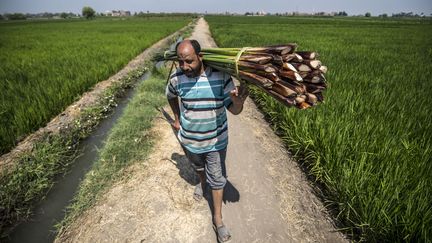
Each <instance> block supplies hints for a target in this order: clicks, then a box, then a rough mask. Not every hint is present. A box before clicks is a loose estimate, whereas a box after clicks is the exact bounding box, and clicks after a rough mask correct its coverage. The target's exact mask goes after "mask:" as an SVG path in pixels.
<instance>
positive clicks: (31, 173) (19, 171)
mask: <svg viewBox="0 0 432 243" xmlns="http://www.w3.org/2000/svg"><path fill="white" fill-rule="evenodd" d="M144 71H146V69H145V68H141V69H138V70H134V71H132V72H130V73H129V75H128V76H126V77H124V78H123V79H121V80H120V82H116V83H115V84H114V85H112V86H111V87H110V88H109V89H107V90H106V91H104V92H103V94H102V95H101V97H99V100H98V102H97V103H96V104H94V105H93V106H91V107H88V108H86V109H85V110H83V111H82V114H81V116H80V118H79V119H77V120H76V121H75V123H74V124H73V126H72V127H71V129H70V130H69V131H68V132H64V133H61V134H58V135H51V134H46V135H45V137H44V138H43V139H41V140H40V141H38V142H37V143H35V144H34V147H33V149H32V151H30V152H27V153H25V154H24V155H22V156H21V158H20V159H19V161H18V162H17V165H16V166H15V167H14V169H13V170H12V171H8V172H7V173H3V174H2V175H1V177H0V212H1V214H0V240H1V239H2V237H6V236H7V235H8V234H9V232H10V231H11V230H12V229H13V227H14V226H15V225H16V224H17V223H18V222H20V221H22V220H25V219H27V218H28V217H29V216H30V215H31V214H32V209H33V206H34V204H35V202H38V201H40V200H41V199H43V197H44V196H45V195H46V193H47V191H49V189H50V188H51V187H52V186H53V184H54V180H55V178H56V175H58V174H61V173H65V172H67V170H68V169H69V168H70V166H69V164H70V163H71V162H72V161H73V158H74V157H75V156H76V155H77V153H78V152H79V151H78V149H77V148H78V143H79V142H80V140H82V139H83V138H85V137H87V136H88V135H89V134H90V133H91V131H92V130H93V129H94V127H95V126H97V124H98V123H99V121H100V120H101V119H103V118H105V117H106V116H107V115H108V114H109V113H110V112H111V110H112V109H113V108H114V107H115V106H116V102H117V100H118V97H119V96H121V95H122V93H123V90H124V89H125V88H127V87H130V86H131V85H132V83H134V82H135V81H136V80H137V79H138V78H139V77H141V76H142V74H143V73H144Z"/></svg>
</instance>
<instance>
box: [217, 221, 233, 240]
mask: <svg viewBox="0 0 432 243" xmlns="http://www.w3.org/2000/svg"><path fill="white" fill-rule="evenodd" d="M213 229H214V231H215V232H216V234H217V238H218V241H219V242H228V241H229V240H231V234H230V232H229V231H228V229H227V227H226V226H225V225H224V224H222V225H221V226H216V225H215V224H213Z"/></svg>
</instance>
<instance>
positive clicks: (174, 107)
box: [168, 97, 180, 130]
mask: <svg viewBox="0 0 432 243" xmlns="http://www.w3.org/2000/svg"><path fill="white" fill-rule="evenodd" d="M168 103H169V105H170V107H171V110H172V111H173V113H174V123H173V124H171V125H172V126H173V127H174V128H175V129H176V130H179V129H180V108H179V101H178V97H174V98H170V97H168Z"/></svg>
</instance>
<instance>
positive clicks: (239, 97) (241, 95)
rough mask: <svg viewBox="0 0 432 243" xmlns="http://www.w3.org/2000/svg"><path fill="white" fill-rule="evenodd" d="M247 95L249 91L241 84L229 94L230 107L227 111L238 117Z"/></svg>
mask: <svg viewBox="0 0 432 243" xmlns="http://www.w3.org/2000/svg"><path fill="white" fill-rule="evenodd" d="M248 95H249V91H248V89H247V87H246V86H245V84H243V83H241V84H240V87H236V89H235V90H232V91H231V92H230V97H231V101H232V103H231V105H230V106H229V107H228V110H229V111H230V112H231V113H232V114H233V115H238V114H240V113H241V112H242V111H243V104H244V102H245V101H246V98H247V97H248Z"/></svg>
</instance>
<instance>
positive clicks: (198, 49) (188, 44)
mask: <svg viewBox="0 0 432 243" xmlns="http://www.w3.org/2000/svg"><path fill="white" fill-rule="evenodd" d="M190 47H192V48H193V50H194V52H195V54H197V55H199V53H200V52H201V45H200V44H199V42H198V41H196V40H184V41H181V42H179V43H177V45H176V51H177V53H178V52H179V51H182V49H183V48H190Z"/></svg>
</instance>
